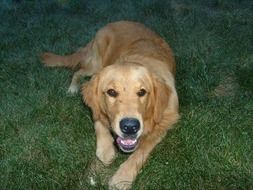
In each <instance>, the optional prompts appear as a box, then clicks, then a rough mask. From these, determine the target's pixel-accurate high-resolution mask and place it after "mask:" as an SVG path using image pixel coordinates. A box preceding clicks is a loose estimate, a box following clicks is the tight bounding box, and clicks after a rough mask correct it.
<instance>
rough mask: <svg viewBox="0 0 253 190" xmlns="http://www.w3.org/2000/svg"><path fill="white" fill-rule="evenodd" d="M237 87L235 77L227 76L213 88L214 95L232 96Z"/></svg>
mask: <svg viewBox="0 0 253 190" xmlns="http://www.w3.org/2000/svg"><path fill="white" fill-rule="evenodd" d="M238 89H239V84H238V83H237V81H236V79H235V77H233V76H228V77H226V78H225V79H223V80H222V81H221V82H220V84H219V85H218V86H217V87H216V88H215V89H214V95H215V96H233V95H234V94H235V92H236V91H237V90H238Z"/></svg>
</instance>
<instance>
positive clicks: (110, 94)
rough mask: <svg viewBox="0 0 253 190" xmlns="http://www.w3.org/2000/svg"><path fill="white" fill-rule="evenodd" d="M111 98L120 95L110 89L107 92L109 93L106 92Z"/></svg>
mask: <svg viewBox="0 0 253 190" xmlns="http://www.w3.org/2000/svg"><path fill="white" fill-rule="evenodd" d="M106 93H107V94H108V95H109V96H111V97H114V98H115V97H117V96H118V95H119V93H118V92H116V91H115V90H114V89H109V90H107V92H106Z"/></svg>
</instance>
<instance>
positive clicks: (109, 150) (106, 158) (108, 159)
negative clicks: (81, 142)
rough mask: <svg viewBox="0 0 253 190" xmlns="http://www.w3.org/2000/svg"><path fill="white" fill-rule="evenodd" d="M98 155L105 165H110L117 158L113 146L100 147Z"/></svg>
mask: <svg viewBox="0 0 253 190" xmlns="http://www.w3.org/2000/svg"><path fill="white" fill-rule="evenodd" d="M96 155H97V157H98V159H99V160H100V161H101V162H103V164H104V165H109V164H111V163H112V161H113V160H114V158H115V155H116V153H115V149H114V147H113V145H104V146H98V147H97V151H96Z"/></svg>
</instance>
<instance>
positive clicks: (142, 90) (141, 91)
mask: <svg viewBox="0 0 253 190" xmlns="http://www.w3.org/2000/svg"><path fill="white" fill-rule="evenodd" d="M146 93H147V91H146V90H145V89H143V88H142V89H140V90H139V92H137V95H138V96H139V97H142V96H145V94H146Z"/></svg>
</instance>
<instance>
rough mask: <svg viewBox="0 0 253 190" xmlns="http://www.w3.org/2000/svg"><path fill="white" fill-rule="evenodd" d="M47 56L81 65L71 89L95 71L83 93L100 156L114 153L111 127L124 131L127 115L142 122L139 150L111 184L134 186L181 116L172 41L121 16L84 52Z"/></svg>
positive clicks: (52, 62)
mask: <svg viewBox="0 0 253 190" xmlns="http://www.w3.org/2000/svg"><path fill="white" fill-rule="evenodd" d="M42 61H43V62H44V63H45V64H46V66H65V67H71V68H77V67H78V68H79V70H78V71H77V72H75V74H74V76H73V78H72V82H71V85H70V87H69V92H71V93H75V92H77V91H78V83H79V79H80V77H81V76H91V75H93V77H92V79H91V80H90V81H89V82H86V83H85V84H84V85H83V87H82V95H83V99H84V101H85V103H86V104H87V105H88V106H89V107H90V108H91V110H92V112H93V120H94V125H95V132H96V137H97V150H96V155H97V157H98V158H99V159H100V160H101V161H102V162H103V163H104V164H105V165H108V164H110V163H111V162H112V161H113V159H114V157H115V148H114V145H113V142H114V139H113V137H112V135H111V131H112V132H113V133H115V134H116V135H118V136H122V131H121V130H120V127H119V123H120V121H121V120H122V118H125V117H134V118H136V119H137V120H138V121H139V122H140V130H139V131H138V133H137V134H136V140H137V141H138V145H137V146H136V149H135V151H134V152H133V153H132V154H131V155H130V156H129V158H128V159H127V160H126V161H125V162H124V163H123V164H122V165H121V166H120V168H119V169H118V171H117V172H116V173H115V174H114V175H113V177H112V178H111V180H110V181H109V187H110V188H112V189H114V188H116V189H128V188H130V187H131V184H132V182H133V181H134V179H135V177H136V176H137V174H138V172H139V170H140V169H141V168H142V166H143V164H144V163H145V161H146V160H147V158H148V155H149V154H150V152H151V151H152V150H153V148H154V147H155V146H156V145H157V144H158V143H159V142H160V141H161V140H162V138H163V137H164V136H165V135H166V132H167V130H168V129H169V128H171V127H172V125H173V124H174V123H176V121H177V120H178V118H179V114H178V97H177V93H176V89H175V82H174V75H175V61H174V57H173V54H172V51H171V49H170V47H169V46H168V44H167V43H166V42H165V41H164V40H163V39H162V38H160V37H159V36H158V35H157V34H155V33H154V32H152V31H151V30H149V29H148V28H146V27H145V26H144V25H142V24H139V23H135V22H128V21H120V22H115V23H110V24H108V25H106V26H105V27H103V28H102V29H100V30H99V31H98V32H97V34H96V36H95V38H94V39H93V40H92V41H91V42H90V43H88V45H86V47H84V48H82V49H81V50H80V51H78V52H76V53H74V54H71V55H67V56H59V55H55V54H52V53H44V54H43V55H42ZM109 90H113V91H112V92H110V93H108V91H109ZM143 90H144V91H145V92H143ZM111 93H114V94H112V95H110V94H111ZM115 93H116V94H115ZM143 94H144V95H143Z"/></svg>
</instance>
